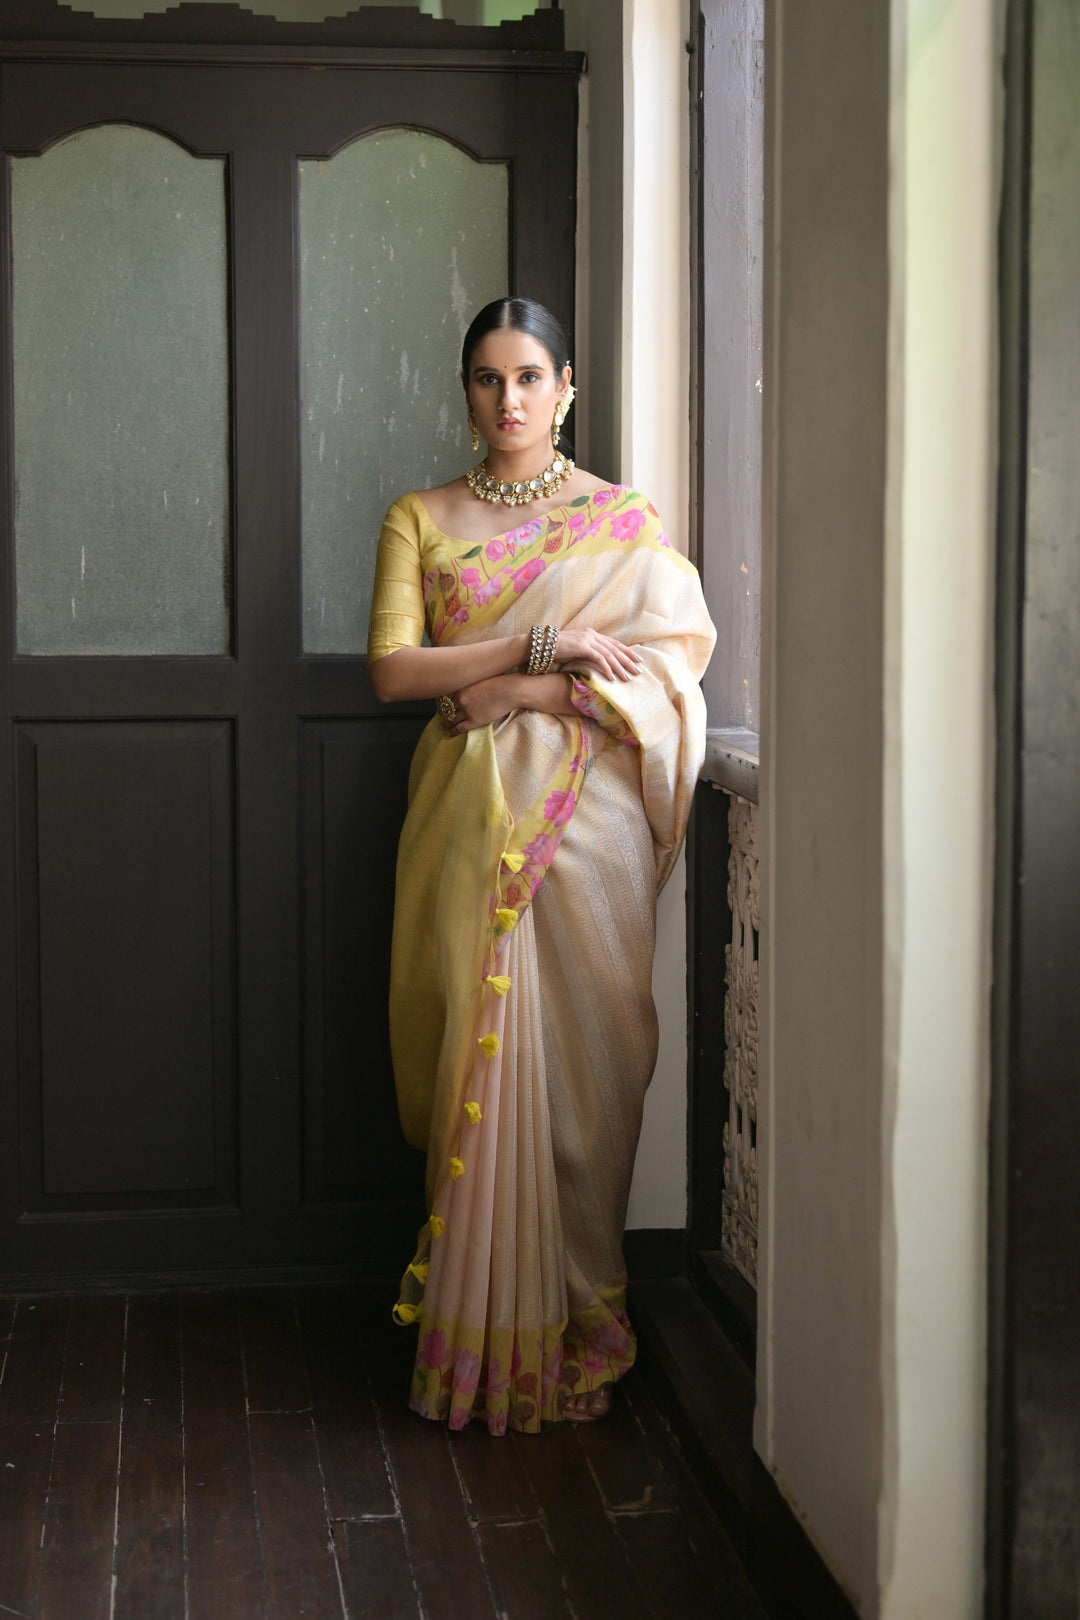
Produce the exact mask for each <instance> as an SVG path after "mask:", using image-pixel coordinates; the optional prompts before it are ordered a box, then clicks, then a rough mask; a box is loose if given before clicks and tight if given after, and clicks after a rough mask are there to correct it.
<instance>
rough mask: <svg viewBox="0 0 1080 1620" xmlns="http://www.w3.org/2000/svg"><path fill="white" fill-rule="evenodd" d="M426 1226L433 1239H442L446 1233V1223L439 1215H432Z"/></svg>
mask: <svg viewBox="0 0 1080 1620" xmlns="http://www.w3.org/2000/svg"><path fill="white" fill-rule="evenodd" d="M428 1226H429V1228H430V1229H431V1235H432V1237H433V1238H440V1237H442V1235H443V1233H444V1232H445V1231H446V1222H445V1221H444V1220H443V1218H442V1216H441V1215H433V1216H432V1217H431V1219H430V1221H428Z"/></svg>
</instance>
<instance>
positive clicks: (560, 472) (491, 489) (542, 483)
mask: <svg viewBox="0 0 1080 1620" xmlns="http://www.w3.org/2000/svg"><path fill="white" fill-rule="evenodd" d="M573 470H574V463H573V462H572V461H571V460H570V457H569V456H556V457H555V460H554V461H553V462H552V463H551V465H550V466H549V467H545V468H544V470H543V472H542V473H538V474H537V476H536V477H535V478H527V479H525V480H524V481H523V482H520V483H516V484H515V483H500V482H499V480H498V479H497V478H493V477H492V475H491V474H490V473H489V472H488V470H487V457H486V456H485V458H484V460H483V461H482V462H481V463H480V465H479V467H470V468H469V470H468V472H467V473H466V474H465V482H466V483H467V484H468V486H469V488H470V489H471V490H472V492H473V494H474V495H475V496H476V498H477V500H478V501H497V502H499V503H500V504H501V505H503V506H524V505H525V504H526V502H528V501H535V500H536V499H537V498H538V497H539V496H541V495H554V494H555V493H556V491H557V490H559V489H560V488H561V487H562V485H563V484H564V483H565V482H566V480H567V479H568V478H569V477H570V474H571V473H572V472H573Z"/></svg>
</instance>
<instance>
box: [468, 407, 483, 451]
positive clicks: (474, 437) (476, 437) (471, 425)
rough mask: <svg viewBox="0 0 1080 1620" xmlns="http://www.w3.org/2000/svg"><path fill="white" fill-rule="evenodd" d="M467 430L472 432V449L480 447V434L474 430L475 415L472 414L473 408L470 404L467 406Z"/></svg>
mask: <svg viewBox="0 0 1080 1620" xmlns="http://www.w3.org/2000/svg"><path fill="white" fill-rule="evenodd" d="M469 431H470V433H471V434H472V447H473V449H474V450H479V448H480V435H479V433H477V431H476V417H475V416H474V415H473V408H472V406H471V405H470V406H469Z"/></svg>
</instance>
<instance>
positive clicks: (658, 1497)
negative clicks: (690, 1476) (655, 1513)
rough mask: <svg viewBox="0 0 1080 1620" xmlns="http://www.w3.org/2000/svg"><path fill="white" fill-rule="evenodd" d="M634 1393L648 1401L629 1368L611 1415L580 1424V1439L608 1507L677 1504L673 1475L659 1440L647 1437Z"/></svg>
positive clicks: (666, 1505) (659, 1506) (650, 1506)
mask: <svg viewBox="0 0 1080 1620" xmlns="http://www.w3.org/2000/svg"><path fill="white" fill-rule="evenodd" d="M635 1394H636V1395H637V1396H638V1398H639V1400H641V1401H644V1389H643V1386H642V1385H641V1384H640V1382H639V1380H638V1378H637V1376H636V1375H635V1374H634V1373H630V1374H629V1376H628V1377H627V1378H626V1379H625V1380H624V1381H623V1382H622V1383H621V1384H620V1386H619V1388H618V1389H617V1390H616V1392H615V1400H614V1403H613V1405H612V1408H611V1412H610V1414H609V1415H608V1417H606V1418H605V1419H604V1421H603V1422H602V1423H583V1424H581V1425H580V1426H579V1428H578V1429H577V1436H578V1442H579V1444H580V1446H581V1448H582V1450H583V1452H584V1454H585V1458H586V1461H587V1462H588V1465H589V1471H590V1473H591V1474H592V1476H593V1478H594V1479H595V1481H596V1484H597V1487H598V1489H599V1491H600V1494H601V1496H602V1498H603V1500H604V1503H605V1504H606V1506H607V1507H609V1508H616V1509H617V1508H637V1509H644V1508H662V1507H669V1508H670V1507H674V1506H675V1503H676V1490H675V1480H674V1478H673V1477H672V1475H671V1473H670V1471H668V1470H666V1469H665V1468H664V1464H663V1461H662V1459H661V1454H660V1452H659V1451H658V1448H657V1447H656V1445H655V1444H653V1445H650V1444H649V1442H648V1441H647V1440H646V1438H645V1435H644V1433H643V1431H642V1427H641V1424H640V1423H639V1421H638V1417H637V1410H636V1407H635V1406H634V1404H632V1403H633V1400H634V1396H635Z"/></svg>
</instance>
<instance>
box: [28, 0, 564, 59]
mask: <svg viewBox="0 0 1080 1620" xmlns="http://www.w3.org/2000/svg"><path fill="white" fill-rule="evenodd" d="M177 47H183V48H184V51H183V54H184V55H185V56H187V54H188V52H189V51H192V50H197V51H198V59H200V60H201V59H210V58H209V57H207V56H206V53H207V52H210V53H213V52H214V51H215V50H220V49H224V48H227V49H228V51H229V54H230V58H231V59H232V60H234V61H235V60H236V59H237V56H236V52H237V49H238V48H246V49H243V59H244V60H252V61H257V60H266V61H273V62H282V61H289V60H302V61H306V60H310V61H317V60H318V59H319V53H320V52H324V51H325V52H328V53H329V52H333V53H335V54H340V52H341V51H342V50H343V49H345V50H348V49H350V48H351V49H354V50H357V51H364V52H371V51H376V52H378V51H399V50H401V51H404V50H407V51H409V52H410V53H411V54H412V55H413V56H414V58H415V56H416V55H417V54H422V55H425V56H426V55H427V54H428V53H430V55H431V57H432V59H433V64H432V65H435V63H437V62H440V61H441V62H442V63H444V64H446V62H447V58H449V57H453V58H454V60H455V65H460V59H461V58H462V57H468V58H470V59H474V61H475V65H476V66H479V67H485V66H494V65H495V62H496V59H498V58H502V59H503V60H502V62H501V63H500V65H506V62H507V61H508V60H510V59H513V60H514V63H515V66H519V67H525V68H528V67H532V68H540V69H543V68H545V67H549V66H558V67H561V68H563V69H565V68H566V67H567V66H568V65H571V63H570V59H571V58H572V59H573V65H575V66H576V67H577V68H578V69H579V70H580V67H581V63H582V58H581V55H580V53H579V52H566V51H564V50H563V13H562V11H561V10H555V9H553V8H545V9H543V10H542V11H537V12H534V13H533V15H532V16H530V17H522V18H521V19H520V21H517V22H504V23H500V24H499V26H498V27H497V28H485V27H478V26H472V25H467V24H461V23H455V22H451V21H448V20H444V19H443V18H440V17H429V16H427V15H425V14H424V13H422V12H421V11H419V10H418V9H414V8H413V7H411V6H410V7H406V6H364V7H361V8H358V9H357V10H354V11H350V12H349V13H347V15H346V16H344V17H330V18H327V19H326V20H325V21H323V22H317V23H316V22H279V21H278V20H277V19H276V18H274V17H266V16H256V15H255V14H254V13H253V12H252V11H251V10H250V9H249V7H248V6H243V5H239V4H233V3H230V4H208V3H203V0H198V3H197V0H182V3H181V4H179V5H175V6H170V7H169V9H168V10H167V11H163V12H155V13H154V14H152V15H151V16H147V17H142V18H139V19H134V18H129V17H95V16H94V15H93V14H92V13H90V12H86V11H75V10H73V9H72V7H71V6H69V5H65V4H63V3H62V0H4V5H3V12H2V15H0V55H3V56H6V57H27V56H31V57H33V56H39V55H48V56H50V57H52V58H54V59H55V57H56V55H57V51H58V50H60V52H61V54H64V55H67V54H69V53H70V54H71V55H72V56H76V57H78V56H82V55H84V54H85V55H93V56H94V57H95V58H97V59H100V58H101V57H102V56H106V57H107V56H110V55H112V54H113V53H114V52H115V53H116V55H118V56H122V57H125V58H128V59H130V58H131V57H133V56H134V57H135V58H138V57H139V56H140V55H141V54H142V53H147V52H148V53H150V54H152V55H156V54H158V53H162V54H163V55H166V56H170V55H171V56H173V57H174V58H175V56H176V55H178V54H180V53H179V52H178V51H177V49H176V48H177ZM511 53H512V58H511ZM388 65H389V64H388ZM414 65H415V61H414Z"/></svg>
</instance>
